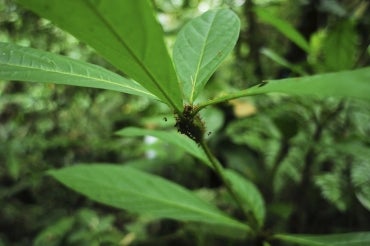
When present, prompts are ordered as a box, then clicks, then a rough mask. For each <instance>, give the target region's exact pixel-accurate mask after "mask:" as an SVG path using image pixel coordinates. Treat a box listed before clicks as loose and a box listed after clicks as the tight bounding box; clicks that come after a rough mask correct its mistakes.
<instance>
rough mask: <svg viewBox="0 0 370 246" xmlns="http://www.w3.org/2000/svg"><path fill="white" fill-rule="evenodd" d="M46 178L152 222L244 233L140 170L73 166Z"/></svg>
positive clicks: (212, 210) (205, 205)
mask: <svg viewBox="0 0 370 246" xmlns="http://www.w3.org/2000/svg"><path fill="white" fill-rule="evenodd" d="M49 174H50V175H52V176H53V177H54V178H56V179H57V180H58V181H60V182H61V183H63V184H64V185H66V186H68V187H69V188H71V189H73V190H75V191H77V192H79V193H82V194H84V195H85V196H87V197H89V198H91V199H93V200H95V201H97V202H101V203H104V204H107V205H110V206H113V207H117V208H121V209H126V210H128V211H131V212H137V213H140V214H147V215H150V216H153V217H155V218H170V219H176V220H181V221H191V222H202V223H209V224H216V225H220V226H225V227H231V228H233V229H235V230H238V231H240V232H241V233H242V232H247V231H248V230H249V227H248V226H247V225H244V224H242V223H241V222H238V221H236V220H234V219H232V218H230V217H229V216H228V215H226V214H224V213H223V212H221V211H220V210H218V209H217V208H216V207H214V206H212V205H211V204H208V203H206V202H205V201H203V200H201V199H200V198H198V197H197V196H195V195H194V194H193V193H191V192H190V191H188V190H186V189H184V188H183V187H181V186H179V185H177V184H175V183H172V182H170V181H167V180H165V179H163V178H160V177H157V176H154V175H151V174H147V173H144V172H142V171H140V170H137V169H134V168H130V167H121V166H116V165H109V164H104V165H102V164H101V165H98V164H93V165H76V166H72V167H67V168H63V169H60V170H53V171H49Z"/></svg>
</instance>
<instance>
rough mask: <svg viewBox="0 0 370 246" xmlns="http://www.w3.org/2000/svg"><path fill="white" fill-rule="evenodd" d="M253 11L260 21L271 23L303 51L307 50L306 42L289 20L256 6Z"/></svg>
mask: <svg viewBox="0 0 370 246" xmlns="http://www.w3.org/2000/svg"><path fill="white" fill-rule="evenodd" d="M255 12H256V14H257V16H258V18H259V19H260V20H261V21H263V22H265V23H267V24H269V25H272V26H273V27H275V28H276V29H277V30H279V31H280V32H281V33H282V34H283V35H285V36H286V37H287V38H288V39H289V40H290V41H292V42H293V43H295V44H296V45H297V46H299V47H300V48H301V49H303V50H304V51H306V52H309V49H310V47H309V44H308V42H307V41H306V39H305V38H304V37H303V36H302V35H301V34H300V33H299V32H298V31H297V30H296V29H295V28H294V26H292V25H291V24H290V23H289V22H287V21H285V20H283V19H281V18H279V17H277V16H275V15H273V14H272V13H271V12H268V11H266V10H265V9H263V8H256V9H255Z"/></svg>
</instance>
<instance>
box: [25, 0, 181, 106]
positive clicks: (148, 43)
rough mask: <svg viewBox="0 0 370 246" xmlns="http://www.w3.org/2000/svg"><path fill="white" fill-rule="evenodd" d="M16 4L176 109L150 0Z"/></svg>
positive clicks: (171, 74) (177, 98) (174, 84)
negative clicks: (83, 43)
mask: <svg viewBox="0 0 370 246" xmlns="http://www.w3.org/2000/svg"><path fill="white" fill-rule="evenodd" d="M18 2H19V3H21V4H22V5H23V6H24V7H26V8H29V9H31V10H33V11H34V12H36V13H37V14H39V15H40V16H42V17H44V18H47V19H49V20H51V21H52V22H53V23H55V24H56V25H58V26H59V27H61V28H62V29H64V30H66V31H68V32H69V33H71V34H72V35H74V36H75V37H76V38H78V39H79V40H81V41H83V42H85V43H87V44H89V45H90V46H92V47H93V48H94V49H95V50H96V51H97V52H98V53H99V54H100V55H102V56H103V57H104V58H105V59H107V60H108V61H109V62H111V63H112V64H113V65H114V66H116V67H117V68H118V69H120V70H121V71H123V72H124V73H125V74H127V75H128V76H129V77H131V78H133V79H134V80H135V81H137V82H138V83H140V84H141V85H142V86H143V87H145V88H146V89H147V90H148V91H150V92H151V93H153V94H154V95H156V96H157V97H158V98H159V99H160V100H161V101H163V102H165V103H166V104H168V105H169V106H171V107H173V108H175V109H177V110H178V111H181V109H182V98H181V91H180V87H179V84H178V81H177V78H176V74H175V71H174V69H173V65H172V62H171V60H170V57H169V55H168V52H167V50H166V47H165V44H164V41H163V32H162V30H161V27H160V25H159V24H158V23H157V21H156V19H155V17H154V13H153V9H152V6H151V3H150V1H148V0H143V1H120V0H63V1H60V0H18Z"/></svg>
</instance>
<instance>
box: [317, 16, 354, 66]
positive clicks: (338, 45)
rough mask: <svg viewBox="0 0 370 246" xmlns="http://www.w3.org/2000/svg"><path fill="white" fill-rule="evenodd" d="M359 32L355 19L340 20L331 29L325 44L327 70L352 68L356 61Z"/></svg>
mask: <svg viewBox="0 0 370 246" xmlns="http://www.w3.org/2000/svg"><path fill="white" fill-rule="evenodd" d="M357 38H358V37H357V32H356V29H355V25H354V23H353V21H350V20H346V21H339V22H338V23H336V25H335V26H334V28H333V30H329V32H328V34H327V36H326V38H325V39H324V45H323V60H324V64H325V66H326V68H327V71H340V70H345V69H351V68H352V67H353V66H354V65H355V63H356V50H357V49H356V48H357V47H356V46H357Z"/></svg>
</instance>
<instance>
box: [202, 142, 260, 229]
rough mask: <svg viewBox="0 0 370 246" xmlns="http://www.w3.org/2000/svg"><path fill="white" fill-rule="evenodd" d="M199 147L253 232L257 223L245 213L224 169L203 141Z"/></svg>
mask: <svg viewBox="0 0 370 246" xmlns="http://www.w3.org/2000/svg"><path fill="white" fill-rule="evenodd" d="M200 147H201V148H202V149H203V150H204V152H205V153H206V155H207V157H208V159H209V160H210V162H211V164H212V166H213V168H214V171H215V172H216V173H217V175H218V176H219V177H220V178H221V180H222V182H223V184H224V185H225V187H226V189H227V191H228V192H229V194H230V195H231V197H232V198H233V199H234V201H235V202H236V204H237V205H238V206H239V208H240V209H241V211H242V212H243V214H244V215H245V217H246V219H247V221H248V222H249V225H250V226H251V228H252V229H254V230H255V229H256V228H257V223H256V221H255V219H254V218H253V216H251V214H250V213H249V211H247V210H246V209H245V207H244V206H243V201H242V199H241V198H240V197H239V196H238V194H237V193H236V192H235V190H234V189H233V185H232V183H231V182H230V180H229V179H228V178H227V177H226V175H225V169H224V168H223V166H222V165H221V164H220V162H219V161H218V160H217V159H216V157H215V156H214V155H213V153H212V152H211V150H210V149H209V147H208V144H207V143H206V142H205V141H204V140H203V141H201V143H200Z"/></svg>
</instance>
